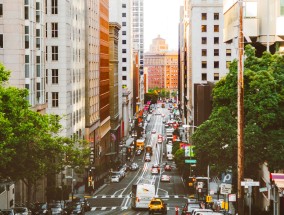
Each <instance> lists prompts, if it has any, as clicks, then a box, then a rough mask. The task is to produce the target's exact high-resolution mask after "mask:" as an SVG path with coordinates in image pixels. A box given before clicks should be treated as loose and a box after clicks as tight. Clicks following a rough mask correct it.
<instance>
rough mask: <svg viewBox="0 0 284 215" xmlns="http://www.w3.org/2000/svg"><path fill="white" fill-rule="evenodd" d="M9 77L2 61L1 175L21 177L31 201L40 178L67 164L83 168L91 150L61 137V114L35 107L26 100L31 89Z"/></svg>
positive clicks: (0, 68) (0, 91)
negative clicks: (10, 82)
mask: <svg viewBox="0 0 284 215" xmlns="http://www.w3.org/2000/svg"><path fill="white" fill-rule="evenodd" d="M8 77H9V71H6V70H5V68H4V67H3V66H2V65H1V66H0V126H1V129H0V157H1V159H0V177H9V178H10V179H12V180H14V181H18V180H22V181H23V182H24V183H25V184H26V185H27V190H28V196H27V197H28V202H29V201H30V197H31V192H32V188H35V184H36V181H37V180H38V179H40V178H41V177H42V176H46V175H48V174H56V173H58V172H59V171H61V169H62V167H63V166H64V165H66V164H68V165H71V166H81V167H83V168H84V166H85V165H86V162H87V159H86V156H87V155H88V150H85V149H83V148H82V149H81V148H79V145H81V146H82V144H81V142H79V141H77V140H73V139H70V138H63V137H60V136H59V132H60V129H61V125H60V123H59V122H60V118H59V117H58V116H55V115H48V114H45V115H42V114H40V113H38V112H35V111H32V110H31V109H30V105H29V103H28V101H27V100H26V98H27V96H28V91H27V90H26V89H18V88H15V87H6V86H5V84H4V82H5V81H7V80H8ZM2 128H3V129H2ZM82 147H83V146H82ZM65 156H68V157H69V160H68V163H67V161H66V160H65V159H63V158H64V157H65Z"/></svg>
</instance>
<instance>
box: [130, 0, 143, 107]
mask: <svg viewBox="0 0 284 215" xmlns="http://www.w3.org/2000/svg"><path fill="white" fill-rule="evenodd" d="M132 14H133V19H132V20H133V23H132V25H133V28H132V31H133V47H134V50H136V51H137V53H138V64H137V66H138V67H139V73H140V75H139V80H138V81H139V91H138V100H139V101H137V100H136V102H138V103H140V104H139V105H138V106H139V109H142V108H143V104H144V75H143V73H144V58H143V56H144V1H143V0H133V6H132Z"/></svg>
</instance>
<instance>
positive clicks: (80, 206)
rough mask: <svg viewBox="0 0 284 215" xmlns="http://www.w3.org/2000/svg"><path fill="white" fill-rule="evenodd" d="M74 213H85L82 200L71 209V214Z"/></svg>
mask: <svg viewBox="0 0 284 215" xmlns="http://www.w3.org/2000/svg"><path fill="white" fill-rule="evenodd" d="M73 214H79V215H84V214H85V210H84V205H83V204H81V203H80V202H77V203H76V204H73V205H72V207H71V210H70V215H73Z"/></svg>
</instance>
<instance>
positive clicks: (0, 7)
mask: <svg viewBox="0 0 284 215" xmlns="http://www.w3.org/2000/svg"><path fill="white" fill-rule="evenodd" d="M2 16H3V4H0V17H2Z"/></svg>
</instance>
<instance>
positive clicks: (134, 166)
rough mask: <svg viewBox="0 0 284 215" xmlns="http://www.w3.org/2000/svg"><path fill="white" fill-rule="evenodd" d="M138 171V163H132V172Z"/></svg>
mask: <svg viewBox="0 0 284 215" xmlns="http://www.w3.org/2000/svg"><path fill="white" fill-rule="evenodd" d="M138 169H139V166H138V164H137V163H132V164H131V165H130V170H131V171H135V170H138Z"/></svg>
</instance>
